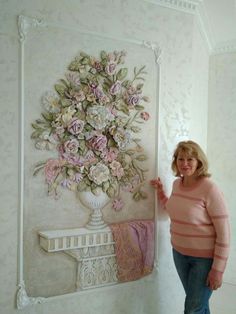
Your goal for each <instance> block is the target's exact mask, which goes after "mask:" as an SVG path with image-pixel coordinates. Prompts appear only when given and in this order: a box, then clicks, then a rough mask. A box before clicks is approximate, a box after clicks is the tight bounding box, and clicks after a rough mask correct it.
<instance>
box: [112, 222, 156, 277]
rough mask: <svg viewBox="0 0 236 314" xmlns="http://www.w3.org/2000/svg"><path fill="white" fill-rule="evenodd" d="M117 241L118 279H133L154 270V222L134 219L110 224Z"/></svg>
mask: <svg viewBox="0 0 236 314" xmlns="http://www.w3.org/2000/svg"><path fill="white" fill-rule="evenodd" d="M110 228H111V230H112V234H113V238H114V241H115V250H116V259H117V266H118V274H117V276H118V280H119V281H121V282H125V281H132V280H136V279H139V278H141V277H143V276H146V275H148V274H150V273H151V272H152V269H153V263H154V223H153V221H152V220H134V221H127V222H122V223H114V224H111V225H110Z"/></svg>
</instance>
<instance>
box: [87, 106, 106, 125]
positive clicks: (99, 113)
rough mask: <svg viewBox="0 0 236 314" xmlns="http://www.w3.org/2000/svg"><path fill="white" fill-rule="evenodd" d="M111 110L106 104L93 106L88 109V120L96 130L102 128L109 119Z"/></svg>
mask: <svg viewBox="0 0 236 314" xmlns="http://www.w3.org/2000/svg"><path fill="white" fill-rule="evenodd" d="M109 117H110V114H109V111H108V109H107V108H106V107H104V106H100V105H98V106H95V105H94V106H92V107H89V108H88V109H87V115H86V120H87V122H88V123H89V124H90V125H91V126H92V127H94V129H95V130H102V129H103V128H105V127H106V125H107V123H108V121H109Z"/></svg>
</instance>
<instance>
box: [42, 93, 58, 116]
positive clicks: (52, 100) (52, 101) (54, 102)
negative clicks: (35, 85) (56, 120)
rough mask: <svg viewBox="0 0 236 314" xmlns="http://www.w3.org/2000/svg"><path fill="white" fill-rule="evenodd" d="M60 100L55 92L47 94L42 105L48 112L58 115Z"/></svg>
mask: <svg viewBox="0 0 236 314" xmlns="http://www.w3.org/2000/svg"><path fill="white" fill-rule="evenodd" d="M59 100H60V98H59V97H58V95H57V94H56V93H55V92H46V93H45V94H44V96H43V97H42V104H43V106H44V108H45V109H46V110H47V111H48V112H51V113H57V112H60V105H59Z"/></svg>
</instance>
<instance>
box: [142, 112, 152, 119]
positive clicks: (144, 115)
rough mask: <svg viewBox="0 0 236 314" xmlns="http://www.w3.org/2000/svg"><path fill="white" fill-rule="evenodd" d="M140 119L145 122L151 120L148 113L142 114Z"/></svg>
mask: <svg viewBox="0 0 236 314" xmlns="http://www.w3.org/2000/svg"><path fill="white" fill-rule="evenodd" d="M140 117H141V118H142V119H143V120H144V121H147V120H149V118H150V114H149V113H148V112H141V113H140Z"/></svg>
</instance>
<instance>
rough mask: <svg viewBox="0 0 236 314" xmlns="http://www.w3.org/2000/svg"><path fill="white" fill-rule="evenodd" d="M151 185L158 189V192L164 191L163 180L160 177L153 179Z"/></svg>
mask: <svg viewBox="0 0 236 314" xmlns="http://www.w3.org/2000/svg"><path fill="white" fill-rule="evenodd" d="M150 184H151V185H152V186H153V187H154V188H155V189H157V190H158V191H162V190H163V185H162V182H161V179H160V178H159V177H158V178H157V179H153V180H151V181H150Z"/></svg>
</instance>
